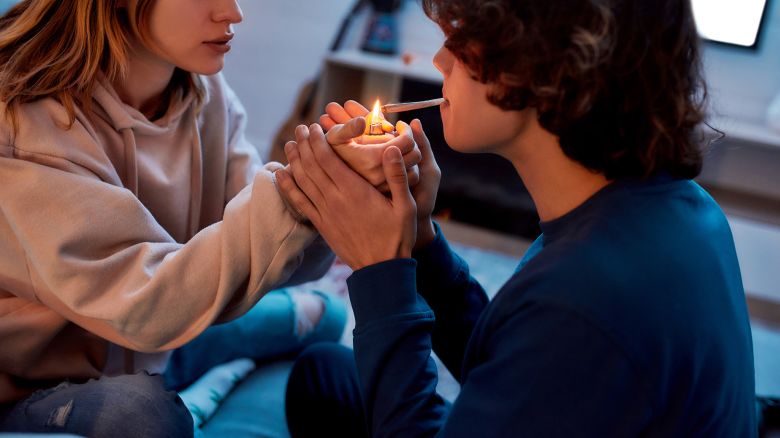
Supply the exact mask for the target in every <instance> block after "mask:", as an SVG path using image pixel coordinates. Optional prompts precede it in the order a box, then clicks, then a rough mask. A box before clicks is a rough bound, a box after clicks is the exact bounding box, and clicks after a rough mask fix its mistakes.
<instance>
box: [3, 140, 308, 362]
mask: <svg viewBox="0 0 780 438" xmlns="http://www.w3.org/2000/svg"><path fill="white" fill-rule="evenodd" d="M0 150H1V151H2V153H1V154H0V175H3V188H2V190H0V206H2V207H0V208H1V209H2V215H0V235H2V236H4V238H3V241H4V242H3V248H2V249H0V260H1V261H2V263H3V265H4V266H3V271H2V272H3V276H2V279H0V281H1V282H2V284H0V288H3V289H6V290H12V291H14V293H15V294H17V295H19V296H20V297H22V298H25V299H27V300H29V301H33V302H39V303H42V304H43V305H45V306H46V307H48V308H50V309H52V310H53V311H55V312H57V313H59V314H60V315H62V316H63V317H64V318H66V319H68V320H70V321H73V322H74V323H76V324H78V325H80V326H82V327H83V328H85V329H86V330H88V331H90V332H92V333H94V334H96V335H97V336H100V337H102V338H104V339H107V340H109V341H111V342H114V343H116V344H119V345H122V346H125V347H127V348H130V349H132V350H136V351H141V352H153V351H162V350H169V349H172V348H175V347H178V346H180V345H182V344H184V343H186V342H187V341H188V340H190V339H192V338H193V337H195V336H196V335H197V334H198V333H200V332H201V331H202V330H204V329H205V328H206V327H208V326H209V325H210V324H211V323H212V322H214V321H215V320H216V319H217V318H220V317H222V318H229V317H232V316H235V315H239V314H241V313H243V312H245V311H246V310H248V309H249V308H250V307H251V306H252V305H253V304H254V303H256V302H257V300H258V299H260V297H261V296H262V295H263V294H264V293H265V292H267V291H268V290H270V289H272V288H273V287H274V286H276V285H278V284H280V283H282V282H284V281H285V280H287V279H289V278H290V275H291V274H292V272H293V271H295V269H296V268H297V267H298V266H299V264H300V262H301V258H302V256H301V253H302V251H303V249H304V248H306V247H307V246H308V245H309V244H310V243H311V242H312V240H313V239H314V238H315V232H314V231H313V230H311V229H310V228H308V227H305V226H303V225H301V224H299V223H297V222H296V221H295V220H294V219H293V217H292V216H291V215H290V214H289V213H288V212H287V210H286V209H285V207H284V204H283V202H282V200H281V198H280V196H279V194H278V193H277V190H276V188H275V186H274V183H273V176H272V174H271V173H270V172H268V171H266V170H263V169H260V170H259V171H258V172H257V173H256V174H255V175H254V176H253V179H252V184H249V185H248V186H246V187H244V188H243V189H242V190H241V191H240V192H239V193H238V194H237V195H236V196H235V197H234V198H233V199H232V200H231V201H230V202H229V203H228V204H227V206H226V208H225V211H224V214H223V218H222V220H221V221H219V222H217V223H215V224H213V225H211V226H209V227H206V228H204V229H203V230H201V231H200V232H198V233H197V234H196V235H195V236H194V237H193V238H192V239H190V240H189V241H188V242H187V243H186V244H180V243H177V242H175V241H174V239H173V238H172V237H171V236H170V235H168V233H167V232H166V231H165V230H164V229H163V228H162V227H161V226H160V225H159V224H158V223H157V222H156V221H155V218H154V217H153V216H152V214H151V213H150V212H149V211H148V210H147V209H146V208H145V207H144V206H143V205H142V204H141V203H140V201H139V200H138V199H137V198H136V197H135V196H134V195H133V193H131V192H130V191H128V190H126V189H124V188H121V187H118V186H115V185H112V184H108V183H105V182H103V181H101V180H100V179H99V178H97V177H95V175H93V174H91V173H90V172H89V171H88V170H85V169H84V168H80V167H79V166H78V165H75V164H73V163H68V162H66V161H65V160H63V159H57V158H55V157H27V156H26V155H25V154H26V153H25V152H23V151H20V150H14V149H13V148H12V147H8V146H5V147H2V148H0ZM57 160H59V161H57ZM42 163H47V164H42Z"/></svg>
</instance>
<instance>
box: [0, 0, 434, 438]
mask: <svg viewBox="0 0 780 438" xmlns="http://www.w3.org/2000/svg"><path fill="white" fill-rule="evenodd" d="M241 19H242V14H241V10H240V8H239V6H238V4H237V2H236V0H209V1H202V0H154V1H152V0H100V1H95V0H64V1H59V0H25V1H22V2H20V3H19V4H18V5H17V6H15V7H14V8H13V9H11V10H10V11H9V12H8V13H7V14H6V15H4V16H3V17H2V18H1V19H0V102H2V104H0V112H2V115H3V119H2V123H0V139H1V141H0V181H2V190H0V205H2V214H1V215H0V241H2V245H0V431H27V432H44V431H45V432H70V433H75V434H81V435H85V436H183V435H186V434H188V433H189V434H191V433H192V421H191V418H190V414H189V413H188V412H187V410H186V409H185V408H184V407H183V405H182V404H181V402H180V400H179V399H178V398H177V397H176V394H175V393H168V392H166V388H168V389H170V388H179V387H181V386H182V385H185V384H187V383H189V382H191V381H193V380H194V379H196V378H197V377H198V376H199V375H200V374H201V373H203V372H204V371H205V370H207V369H208V368H209V367H211V366H213V365H215V364H217V363H220V362H223V361H226V360H229V359H231V358H236V357H247V356H249V357H255V358H257V357H264V356H275V355H279V354H284V353H289V352H291V351H294V350H295V349H297V348H301V346H303V345H304V344H306V343H310V342H313V341H315V340H321V339H332V340H335V339H337V338H338V337H339V336H340V333H341V329H342V327H343V323H344V318H343V317H344V315H343V312H339V310H338V307H337V303H331V302H330V301H329V300H328V299H327V298H326V297H323V296H318V295H315V294H296V295H290V294H288V293H286V292H274V293H272V296H269V297H268V299H267V300H264V301H262V302H261V303H260V305H258V306H257V307H254V308H253V306H255V303H257V302H258V300H259V299H260V298H261V297H262V296H263V295H265V294H266V293H267V292H268V291H269V290H271V289H273V288H275V287H279V286H281V285H283V284H285V283H286V284H290V283H291V282H301V281H305V280H307V279H313V278H315V277H317V276H319V275H321V274H322V273H324V272H325V270H326V269H327V267H328V266H329V264H330V262H331V261H332V254H331V252H330V250H329V249H328V248H327V247H326V246H325V245H324V243H323V242H322V241H321V239H317V235H316V231H315V230H313V229H311V228H310V227H309V226H308V225H306V224H302V223H300V222H299V221H297V220H296V217H295V216H294V214H292V213H294V212H293V211H291V210H288V208H286V204H285V203H284V201H283V200H282V198H281V197H280V195H279V193H278V191H277V189H276V186H275V182H274V178H273V174H272V172H273V171H274V170H276V169H278V168H279V167H281V166H280V165H279V164H278V163H269V164H267V165H265V166H264V165H263V163H262V162H261V161H260V159H259V157H258V155H257V153H256V151H255V148H254V147H253V146H252V145H250V144H249V143H248V142H247V140H246V139H245V137H244V128H245V125H246V116H245V113H244V110H243V108H242V106H241V104H240V102H239V100H238V98H237V97H236V95H235V94H234V93H233V91H231V89H230V88H229V87H228V85H227V84H226V83H225V80H224V79H223V77H222V76H220V75H219V74H218V72H219V71H220V70H221V69H222V67H223V64H224V57H225V55H226V53H227V52H228V51H229V50H230V42H231V39H232V38H233V36H234V31H233V25H234V24H236V23H238V22H240V21H241ZM334 142H336V143H343V142H344V141H343V140H338V136H335V137H334ZM393 144H396V145H397V146H400V147H401V148H403V149H405V150H407V151H408V152H409V154H408V156H409V157H411V158H410V160H411V161H410V165H413V164H414V163H413V161H414V160H415V156H417V157H418V158H417V161H419V150H416V149H415V148H414V142H413V140H412V138H411V134H410V135H406V136H400V137H398V138H397V139H396V140H394V143H393ZM342 150H344V148H342ZM415 150H416V151H417V152H416V155H415ZM353 155H354V154H353ZM364 155H365V154H364ZM345 156H347V157H349V156H350V155H349V150H345ZM360 158H361V161H359V162H356V163H353V168H355V169H356V170H357V171H359V172H360V173H361V174H364V175H367V177H368V176H372V175H373V177H375V176H376V175H375V174H376V172H377V171H379V172H380V173H381V166H379V164H381V158H379V159H378V160H377V159H375V160H374V162H372V161H371V160H370V159H369V160H366V159H365V156H362V157H360ZM348 161H349V160H348ZM377 182H383V181H378V180H377ZM304 250H305V253H304ZM250 309H251V312H250V313H249V314H247V315H246V316H245V317H243V318H241V319H238V320H236V321H233V322H231V323H229V324H224V325H220V326H218V327H214V328H211V329H208V330H207V328H208V327H209V326H210V325H211V324H213V323H214V322H217V321H220V322H224V321H229V320H231V319H234V318H236V317H237V316H239V315H242V314H244V313H246V312H247V311H250ZM204 330H205V333H204ZM199 335H200V336H199ZM193 339H195V340H194V341H193ZM190 341H192V342H190ZM188 342H189V343H188ZM184 344H187V345H186V346H185V347H183V348H178V347H181V346H182V345H184ZM177 348H178V349H177ZM169 362H170V365H169V366H168V364H169ZM166 369H167V370H166ZM163 371H165V376H164V377H165V378H164V380H165V382H164V383H165V385H164V384H163V378H161V377H160V376H150V375H149V373H160V372H163ZM89 379H95V380H89ZM85 382H86V383H85ZM46 388H48V389H46ZM36 390H39V391H38V392H35V393H34V394H32V395H31V393H33V392H34V391H36ZM119 407H121V409H120V408H119Z"/></svg>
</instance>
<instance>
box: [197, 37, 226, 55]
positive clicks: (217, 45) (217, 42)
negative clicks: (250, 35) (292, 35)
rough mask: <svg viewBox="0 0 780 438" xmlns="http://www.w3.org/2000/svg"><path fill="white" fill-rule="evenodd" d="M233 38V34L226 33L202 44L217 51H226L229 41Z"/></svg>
mask: <svg viewBox="0 0 780 438" xmlns="http://www.w3.org/2000/svg"><path fill="white" fill-rule="evenodd" d="M232 39H233V35H232V34H231V35H227V36H225V37H222V38H217V39H214V40H211V41H206V42H204V43H203V44H205V45H207V46H208V47H209V48H211V49H212V50H214V51H215V52H218V53H227V52H229V51H230V41H231V40H232Z"/></svg>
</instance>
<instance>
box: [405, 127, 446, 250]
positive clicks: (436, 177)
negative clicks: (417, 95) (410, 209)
mask: <svg viewBox="0 0 780 438" xmlns="http://www.w3.org/2000/svg"><path fill="white" fill-rule="evenodd" d="M411 128H412V133H413V135H414V141H415V143H417V144H418V145H419V146H420V152H421V153H422V161H420V164H419V168H420V182H419V183H418V184H417V185H416V186H414V188H413V189H412V194H413V195H414V200H415V202H416V203H417V242H416V244H415V249H419V248H422V247H424V246H425V245H427V244H428V243H430V242H431V241H433V239H434V237H436V231H435V230H434V228H433V220H432V219H431V215H432V214H433V208H434V207H435V206H436V194H437V193H438V191H439V183H440V182H441V169H439V165H438V164H437V163H436V158H435V157H434V156H433V151H432V150H431V142H430V141H428V137H427V136H426V135H425V131H423V127H422V124H421V123H420V120H419V119H414V120H412V125H411Z"/></svg>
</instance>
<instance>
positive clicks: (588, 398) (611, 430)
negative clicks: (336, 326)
mask: <svg viewBox="0 0 780 438" xmlns="http://www.w3.org/2000/svg"><path fill="white" fill-rule="evenodd" d="M414 268H415V266H414V262H413V261H407V260H396V261H390V262H385V263H382V264H378V265H373V266H370V267H367V268H364V269H362V270H360V271H357V272H355V273H354V274H353V276H352V277H351V278H350V280H349V287H350V298H351V299H352V304H353V307H354V309H355V320H356V327H355V342H354V345H355V358H356V362H357V368H358V374H359V378H360V385H361V395H362V400H363V403H364V408H365V412H366V416H367V421H368V427H369V430H370V433H371V436H377V437H382V436H408V437H416V436H434V435H438V436H448V437H449V436H453V437H454V436H458V437H460V436H462V437H473V436H517V435H523V436H551V437H557V436H561V437H564V436H581V435H582V434H583V433H587V436H636V435H640V434H641V433H642V431H643V430H644V428H645V427H646V424H647V421H648V418H649V416H650V409H649V408H648V406H649V403H648V401H647V397H646V394H647V388H646V386H645V385H644V384H645V382H644V381H642V380H641V379H639V378H638V377H637V373H636V372H635V368H634V367H633V366H632V364H631V363H630V361H629V360H627V358H626V356H625V355H624V354H623V353H622V351H620V350H619V348H617V347H616V346H615V345H614V344H613V343H612V342H611V341H610V338H609V336H608V335H607V334H605V333H603V332H601V331H600V330H599V329H597V328H596V327H594V326H593V325H591V324H590V323H589V322H588V321H587V320H585V319H583V318H582V317H580V316H579V315H578V314H576V313H574V312H570V311H567V310H565V309H560V308H556V307H555V306H550V305H539V304H529V305H526V306H524V307H521V308H520V309H518V310H517V311H516V312H511V313H509V312H507V313H506V315H508V316H507V317H506V318H503V319H500V320H497V321H491V324H490V325H489V326H488V328H487V329H486V330H485V331H484V332H481V333H479V334H478V335H477V339H472V341H471V342H472V344H475V345H473V346H472V349H471V350H469V357H468V358H467V359H468V360H467V362H466V366H467V369H466V372H465V374H464V379H463V381H462V386H461V392H460V394H459V396H458V398H457V399H456V401H455V403H454V405H453V406H452V408H451V409H450V410H449V412H447V407H446V406H445V404H444V402H443V401H442V400H441V398H440V397H439V396H438V395H437V394H436V392H435V388H436V368H435V365H434V364H433V361H432V359H431V357H430V351H431V340H430V339H431V331H432V326H433V315H432V314H431V312H430V310H429V309H428V307H427V306H426V304H425V302H424V301H422V300H421V299H420V298H419V296H417V294H416V293H415V291H414V282H415V279H414ZM472 350H473V351H472ZM594 370H596V373H595V374H594ZM605 406H609V407H611V408H612V409H611V410H609V411H605V410H604V407H605ZM615 407H618V409H617V410H615V409H614V408H615Z"/></svg>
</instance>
